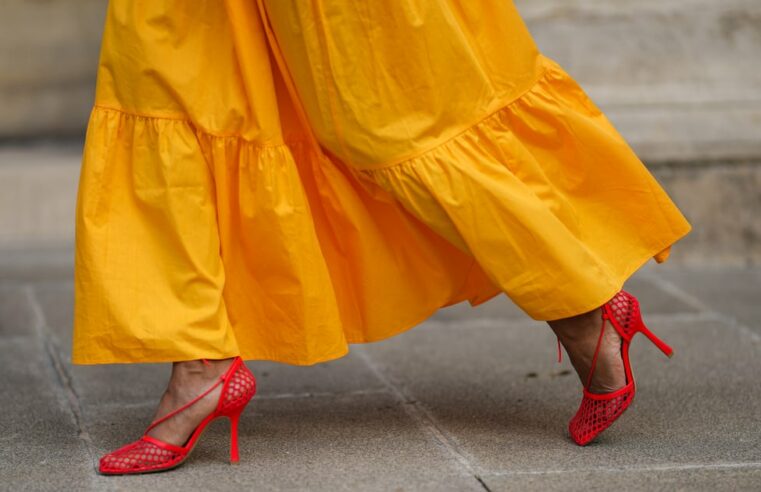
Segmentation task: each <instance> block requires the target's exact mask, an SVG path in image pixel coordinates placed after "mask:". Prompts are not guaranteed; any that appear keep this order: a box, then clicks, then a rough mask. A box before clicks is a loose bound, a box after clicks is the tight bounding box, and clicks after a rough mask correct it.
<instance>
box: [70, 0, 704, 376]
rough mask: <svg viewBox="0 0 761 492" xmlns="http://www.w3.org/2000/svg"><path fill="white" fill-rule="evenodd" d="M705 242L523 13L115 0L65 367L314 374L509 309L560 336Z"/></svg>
mask: <svg viewBox="0 0 761 492" xmlns="http://www.w3.org/2000/svg"><path fill="white" fill-rule="evenodd" d="M590 56H592V55H590ZM689 230H690V225H689V223H688V222H687V220H686V219H685V218H684V216H683V215H682V214H681V213H680V211H679V210H678V208H677V207H676V206H675V204H674V203H673V202H672V201H671V200H670V198H669V197H668V196H667V194H666V193H665V192H664V190H663V189H662V188H661V187H660V186H659V184H658V182H657V181H656V180H655V179H654V178H653V176H652V175H651V174H650V173H649V172H648V170H647V169H646V168H645V166H644V165H643V164H642V162H641V161H640V160H639V159H638V158H637V156H636V155H635V154H634V153H633V152H632V150H631V149H630V147H629V146H628V145H627V143H626V142H625V141H624V140H623V139H622V137H621V136H620V135H619V134H618V133H617V131H616V130H615V129H614V127H613V126H612V125H611V123H610V122H609V121H608V119H606V117H605V115H603V114H602V113H601V112H600V110H599V109H598V107H597V106H596V105H595V104H594V103H593V102H592V101H591V100H590V99H589V97H588V96H587V95H586V94H585V92H584V91H583V90H582V89H581V88H580V87H579V85H578V84H577V83H576V82H575V81H574V80H573V79H572V78H571V77H570V76H569V75H568V74H567V73H566V72H565V71H564V70H563V69H562V68H561V67H560V66H559V65H558V64H557V63H556V62H555V61H553V60H552V59H550V58H548V57H547V56H545V55H543V54H542V53H540V52H539V50H538V49H537V47H536V45H535V43H534V41H533V39H532V38H531V36H530V34H529V32H528V31H527V30H526V27H525V25H524V23H523V21H522V19H521V18H520V16H519V14H518V12H517V11H516V9H515V7H514V6H513V4H512V3H511V2H509V1H506V0H501V1H500V2H494V1H487V0H473V1H467V2H457V1H447V0H419V1H414V0H396V1H391V0H378V1H373V2H351V1H348V0H259V1H258V2H254V1H251V0H245V1H244V0H227V1H221V0H199V1H195V2H193V4H192V7H191V6H190V5H189V4H188V3H187V2H180V1H167V0H150V1H149V0H112V1H111V2H110V4H109V9H108V16H107V20H106V25H105V32H104V35H103V44H102V51H101V57H100V64H99V71H98V79H97V91H96V96H95V104H94V108H93V111H92V115H91V118H90V122H89V126H88V129H87V138H86V143H85V149H84V157H83V163H82V170H81V176H80V187H79V195H78V200H77V222H76V258H75V265H76V268H75V319H74V349H73V360H74V362H75V363H78V364H92V363H117V362H118V363H121V362H160V361H179V360H189V359H198V358H225V357H231V356H234V355H238V354H240V355H242V357H243V358H245V359H269V360H274V361H280V362H285V363H291V364H313V363H317V362H321V361H326V360H330V359H335V358H338V357H341V356H342V355H344V354H346V353H347V351H348V344H350V343H361V342H371V341H375V340H382V339H384V338H388V337H391V336H393V335H396V334H398V333H400V332H403V331H404V330H407V329H408V328H410V327H412V326H414V325H416V324H418V323H420V322H421V321H423V320H424V319H425V318H427V317H428V316H430V315H431V314H432V313H433V312H435V311H436V310H437V309H438V308H440V307H442V306H446V305H450V304H453V303H457V302H461V301H466V300H467V301H468V302H470V304H472V305H477V304H480V303H483V302H485V301H487V300H488V299H491V298H492V297H494V296H496V295H498V294H500V293H505V294H506V295H507V296H509V297H510V298H511V299H512V300H513V301H514V302H515V303H516V304H517V305H518V306H519V307H520V308H522V309H523V310H524V311H525V312H526V313H527V314H528V315H529V316H531V317H532V318H534V319H537V320H553V319H558V318H563V317H567V316H572V315H575V314H580V313H582V312H586V311H589V310H592V309H594V308H595V307H597V306H600V305H602V304H603V303H605V302H606V301H607V300H609V299H610V298H611V297H613V295H614V294H615V293H616V292H617V291H618V290H619V289H620V288H621V287H622V285H623V283H624V281H625V280H626V279H627V278H628V277H629V276H630V275H631V274H632V273H633V272H634V271H635V270H636V269H638V268H639V267H640V266H641V265H643V264H644V263H645V262H646V261H648V260H649V259H650V258H654V259H655V261H657V262H663V261H665V260H666V259H667V257H668V256H669V253H670V251H671V246H672V244H673V243H674V242H676V241H677V240H678V239H680V238H682V237H683V236H684V235H685V234H687V233H688V231H689Z"/></svg>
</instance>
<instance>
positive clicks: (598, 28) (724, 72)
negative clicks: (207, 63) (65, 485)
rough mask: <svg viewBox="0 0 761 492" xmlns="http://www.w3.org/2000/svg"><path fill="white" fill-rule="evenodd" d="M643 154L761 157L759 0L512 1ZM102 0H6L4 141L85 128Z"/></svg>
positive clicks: (0, 83) (2, 22)
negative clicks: (759, 136)
mask: <svg viewBox="0 0 761 492" xmlns="http://www.w3.org/2000/svg"><path fill="white" fill-rule="evenodd" d="M516 4H517V5H518V8H519V9H520V11H521V13H522V14H523V16H524V18H525V19H526V21H527V23H528V24H529V27H530V29H531V31H532V33H533V34H534V36H535V38H536V40H537V42H538V44H539V46H540V47H541V48H542V50H543V51H544V52H545V53H546V54H548V55H549V56H551V57H553V58H555V59H556V60H558V61H559V62H560V63H561V64H562V65H563V66H564V67H565V68H566V69H567V70H568V71H569V72H570V73H571V74H572V75H573V76H574V77H576V78H577V79H578V80H579V82H580V83H581V84H582V86H583V87H584V88H585V89H586V90H587V92H588V93H589V94H590V95H591V96H592V97H593V99H594V100H595V101H596V102H597V103H598V104H599V105H600V106H601V107H602V108H603V110H604V111H605V112H606V113H607V114H608V116H609V117H610V119H611V120H612V121H613V122H614V124H616V126H617V127H618V128H619V130H621V132H622V133H623V134H624V136H625V137H626V138H627V139H628V140H629V141H630V142H631V143H632V145H633V146H634V148H635V149H636V150H637V151H638V153H639V154H640V155H641V156H642V157H643V158H644V159H646V160H648V161H650V162H652V161H672V160H696V159H699V160H704V159H724V158H732V159H735V158H752V157H759V156H761V139H759V138H757V136H758V135H761V2H760V1H758V0H721V1H717V0H638V1H631V0H517V1H516ZM105 6H106V2H105V1H104V0H45V1H43V0H5V1H4V2H3V8H2V10H3V15H2V16H0V107H1V108H3V110H2V112H0V138H2V137H5V138H8V137H25V136H26V137H28V136H55V135H81V133H82V131H83V128H84V125H85V123H86V119H87V114H88V112H89V107H90V104H91V101H92V90H93V85H94V80H95V79H94V78H95V67H96V64H97V56H98V50H99V41H100V35H101V29H102V24H103V16H104V12H105Z"/></svg>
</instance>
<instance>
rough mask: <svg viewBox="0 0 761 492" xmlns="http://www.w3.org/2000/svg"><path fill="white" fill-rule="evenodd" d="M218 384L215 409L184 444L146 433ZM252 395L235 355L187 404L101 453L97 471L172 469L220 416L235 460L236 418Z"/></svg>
mask: <svg viewBox="0 0 761 492" xmlns="http://www.w3.org/2000/svg"><path fill="white" fill-rule="evenodd" d="M219 385H222V391H221V392H220V394H219V400H218V402H217V406H216V408H215V409H214V411H212V412H211V413H210V414H209V415H207V416H206V418H204V419H203V421H202V422H201V423H200V424H199V425H198V427H196V428H195V429H194V430H193V432H192V433H191V434H190V437H188V440H187V441H186V442H185V444H184V445H182V446H175V445H173V444H169V443H166V442H163V441H161V440H159V439H156V438H154V437H151V436H149V435H148V432H149V431H150V430H151V429H153V428H154V427H156V426H157V425H159V424H161V423H162V422H165V421H167V420H168V419H170V418H172V417H174V416H175V415H177V414H178V413H180V412H182V411H184V410H186V409H187V408H189V407H191V406H193V405H194V404H196V403H197V402H198V401H200V400H201V399H202V398H203V397H204V396H206V395H208V394H209V393H211V392H212V391H214V389H215V388H217V387H218V386H219ZM255 394H256V378H254V375H253V374H251V371H249V370H248V367H246V365H245V364H244V363H243V360H242V359H241V358H240V357H236V358H235V360H234V361H233V363H232V364H231V365H230V368H229V369H227V371H226V372H225V373H224V374H223V375H222V376H220V377H219V379H218V380H217V381H216V382H215V383H214V384H213V385H212V386H211V387H210V388H209V389H207V390H206V391H204V392H203V393H201V394H200V395H199V396H197V397H195V398H194V399H193V400H191V401H190V402H189V403H187V404H185V405H183V406H182V407H180V408H178V409H177V410H174V411H173V412H170V413H168V414H167V415H165V416H163V417H161V418H160V419H158V420H156V421H155V422H153V423H152V424H151V425H149V426H148V428H147V429H146V430H145V433H143V436H142V437H141V438H140V439H138V440H137V441H135V442H133V443H131V444H127V445H126V446H123V447H121V448H119V449H117V450H116V451H113V452H111V453H108V454H107V455H105V456H103V457H102V458H101V459H100V466H99V468H98V471H99V472H100V473H101V474H103V475H127V474H138V473H153V472H159V471H165V470H171V469H172V468H176V467H178V466H180V465H181V464H182V463H184V462H185V460H186V459H187V458H188V456H190V453H191V451H193V449H194V448H195V445H196V444H197V443H198V440H199V439H200V437H201V435H202V434H203V431H204V430H205V429H206V426H207V425H208V424H209V423H211V422H212V421H213V420H215V419H217V418H220V417H227V418H229V419H230V461H231V462H232V463H237V462H238V459H239V456H238V420H239V419H240V414H241V413H242V412H243V409H244V408H245V407H246V405H247V404H248V402H249V401H251V398H253V397H254V395H255Z"/></svg>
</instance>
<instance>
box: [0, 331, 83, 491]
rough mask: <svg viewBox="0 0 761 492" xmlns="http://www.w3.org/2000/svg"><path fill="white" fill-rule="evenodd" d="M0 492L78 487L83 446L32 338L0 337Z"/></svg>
mask: <svg viewBox="0 0 761 492" xmlns="http://www.w3.org/2000/svg"><path fill="white" fill-rule="evenodd" d="M0 370H2V377H0V395H2V398H3V403H2V411H0V490H9V491H10V490H14V491H15V490H81V489H82V487H83V486H85V485H86V484H88V483H89V482H90V479H91V478H92V476H93V468H92V466H91V460H90V457H89V454H88V452H87V449H86V446H85V445H84V443H83V442H82V441H81V440H80V439H79V438H78V428H77V426H76V423H75V422H74V420H73V418H72V415H71V413H70V412H69V410H68V407H67V402H66V401H65V398H64V397H63V396H62V395H61V390H60V388H58V387H57V385H56V383H55V375H54V371H53V368H52V367H51V365H50V360H49V358H48V357H47V354H46V353H45V350H44V349H43V348H42V346H41V344H40V341H39V340H38V339H37V338H36V337H34V336H30V337H25V338H14V339H10V340H9V339H0Z"/></svg>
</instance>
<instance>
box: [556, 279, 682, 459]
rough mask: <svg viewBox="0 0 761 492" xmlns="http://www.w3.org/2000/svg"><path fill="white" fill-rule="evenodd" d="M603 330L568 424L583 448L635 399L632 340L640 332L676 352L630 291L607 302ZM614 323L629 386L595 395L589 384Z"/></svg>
mask: <svg viewBox="0 0 761 492" xmlns="http://www.w3.org/2000/svg"><path fill="white" fill-rule="evenodd" d="M602 319H603V321H602V328H601V329H600V337H599V338H598V340H597V347H596V348H595V353H594V356H593V357H592V365H591V367H590V369H589V376H588V377H587V383H586V385H585V386H584V396H583V398H582V400H581V405H580V406H579V410H578V411H577V412H576V415H575V416H574V417H573V418H572V419H571V421H570V422H569V424H568V431H569V433H570V434H571V438H573V440H574V441H575V442H576V444H578V445H580V446H584V445H586V444H588V443H590V442H591V441H592V440H593V439H594V438H595V437H597V435H598V434H600V433H601V432H602V431H604V430H605V429H607V428H608V427H610V425H611V424H612V423H613V422H615V420H616V419H617V418H618V417H620V416H621V414H622V413H624V410H626V409H627V408H628V407H629V405H631V402H632V400H633V399H634V392H635V384H634V375H633V374H632V368H631V364H630V363H629V345H630V344H631V340H632V337H633V336H634V335H635V334H636V333H637V332H640V333H642V334H643V335H645V336H646V337H647V338H649V339H650V341H651V342H653V344H655V346H656V347H658V348H659V349H660V350H661V351H662V352H663V353H664V354H666V355H667V356H668V357H671V356H672V355H673V354H674V350H673V349H672V348H671V347H669V346H668V345H666V344H665V343H664V342H663V341H662V340H661V339H660V338H658V337H656V336H655V335H654V334H653V333H652V332H651V331H650V330H649V329H648V328H647V327H646V326H645V323H644V322H643V321H642V314H641V313H640V309H639V301H637V298H636V297H634V296H633V295H631V294H629V293H628V292H626V291H623V290H622V291H620V292H619V293H618V294H616V295H615V296H614V297H613V299H611V300H610V301H608V302H607V303H605V304H604V305H603V307H602ZM606 321H610V324H612V325H613V328H615V329H616V331H617V332H618V334H619V335H621V338H622V339H623V340H622V344H621V356H622V357H623V360H624V370H625V372H626V386H624V387H623V388H621V389H618V390H616V391H613V392H610V393H602V394H599V393H591V392H590V391H589V385H590V383H591V382H592V374H593V372H594V370H595V364H596V363H597V354H598V352H599V350H600V342H601V341H602V336H603V332H604V331H605V322H606Z"/></svg>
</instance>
